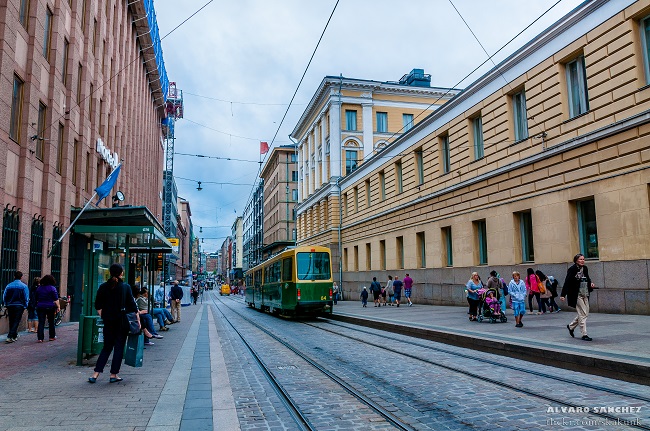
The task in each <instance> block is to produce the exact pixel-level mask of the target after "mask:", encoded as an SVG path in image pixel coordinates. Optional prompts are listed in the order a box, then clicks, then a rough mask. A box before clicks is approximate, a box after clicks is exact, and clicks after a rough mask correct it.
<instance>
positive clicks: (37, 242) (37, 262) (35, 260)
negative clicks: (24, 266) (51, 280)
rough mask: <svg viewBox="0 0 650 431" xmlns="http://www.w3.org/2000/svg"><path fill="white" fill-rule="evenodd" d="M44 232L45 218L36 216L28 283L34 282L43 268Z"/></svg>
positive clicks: (33, 226) (30, 252) (33, 222)
mask: <svg viewBox="0 0 650 431" xmlns="http://www.w3.org/2000/svg"><path fill="white" fill-rule="evenodd" d="M43 233H44V227H43V220H42V218H41V217H35V218H34V219H33V220H32V233H31V238H30V246H29V278H28V281H27V284H28V285H31V284H32V281H34V278H35V277H40V276H41V271H42V270H43ZM57 281H58V280H57Z"/></svg>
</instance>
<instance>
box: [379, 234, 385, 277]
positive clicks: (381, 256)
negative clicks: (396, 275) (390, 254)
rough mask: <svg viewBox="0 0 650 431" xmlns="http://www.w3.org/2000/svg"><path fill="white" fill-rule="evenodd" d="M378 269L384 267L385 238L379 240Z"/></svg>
mask: <svg viewBox="0 0 650 431" xmlns="http://www.w3.org/2000/svg"><path fill="white" fill-rule="evenodd" d="M379 269H381V270H385V269H386V240H383V239H382V240H381V241H379Z"/></svg>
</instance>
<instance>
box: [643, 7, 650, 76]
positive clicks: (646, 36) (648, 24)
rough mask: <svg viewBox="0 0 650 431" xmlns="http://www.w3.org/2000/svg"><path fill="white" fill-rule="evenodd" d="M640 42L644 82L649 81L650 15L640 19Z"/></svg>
mask: <svg viewBox="0 0 650 431" xmlns="http://www.w3.org/2000/svg"><path fill="white" fill-rule="evenodd" d="M641 43H642V45H643V69H644V71H645V80H646V84H648V83H650V16H648V17H645V18H644V19H642V20H641Z"/></svg>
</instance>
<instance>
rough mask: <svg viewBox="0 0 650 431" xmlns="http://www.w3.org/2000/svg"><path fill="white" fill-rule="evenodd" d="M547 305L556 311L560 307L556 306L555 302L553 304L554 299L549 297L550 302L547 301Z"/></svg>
mask: <svg viewBox="0 0 650 431" xmlns="http://www.w3.org/2000/svg"><path fill="white" fill-rule="evenodd" d="M549 304H550V305H551V307H553V310H555V311H557V310H559V309H560V307H559V306H558V305H557V302H555V298H553V297H551V300H550V301H549Z"/></svg>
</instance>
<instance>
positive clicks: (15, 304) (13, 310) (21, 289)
mask: <svg viewBox="0 0 650 431" xmlns="http://www.w3.org/2000/svg"><path fill="white" fill-rule="evenodd" d="M22 278H23V273H22V272H20V271H16V272H15V273H14V281H12V282H11V283H9V284H7V286H6V287H5V293H4V295H3V296H2V302H3V303H4V304H5V306H6V307H7V315H8V317H9V333H8V334H7V339H6V340H5V343H14V342H16V340H18V326H19V325H20V321H21V320H22V319H23V312H24V311H25V308H27V305H28V304H29V288H28V287H27V285H26V284H25V283H23V282H22V281H21V279H22Z"/></svg>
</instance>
